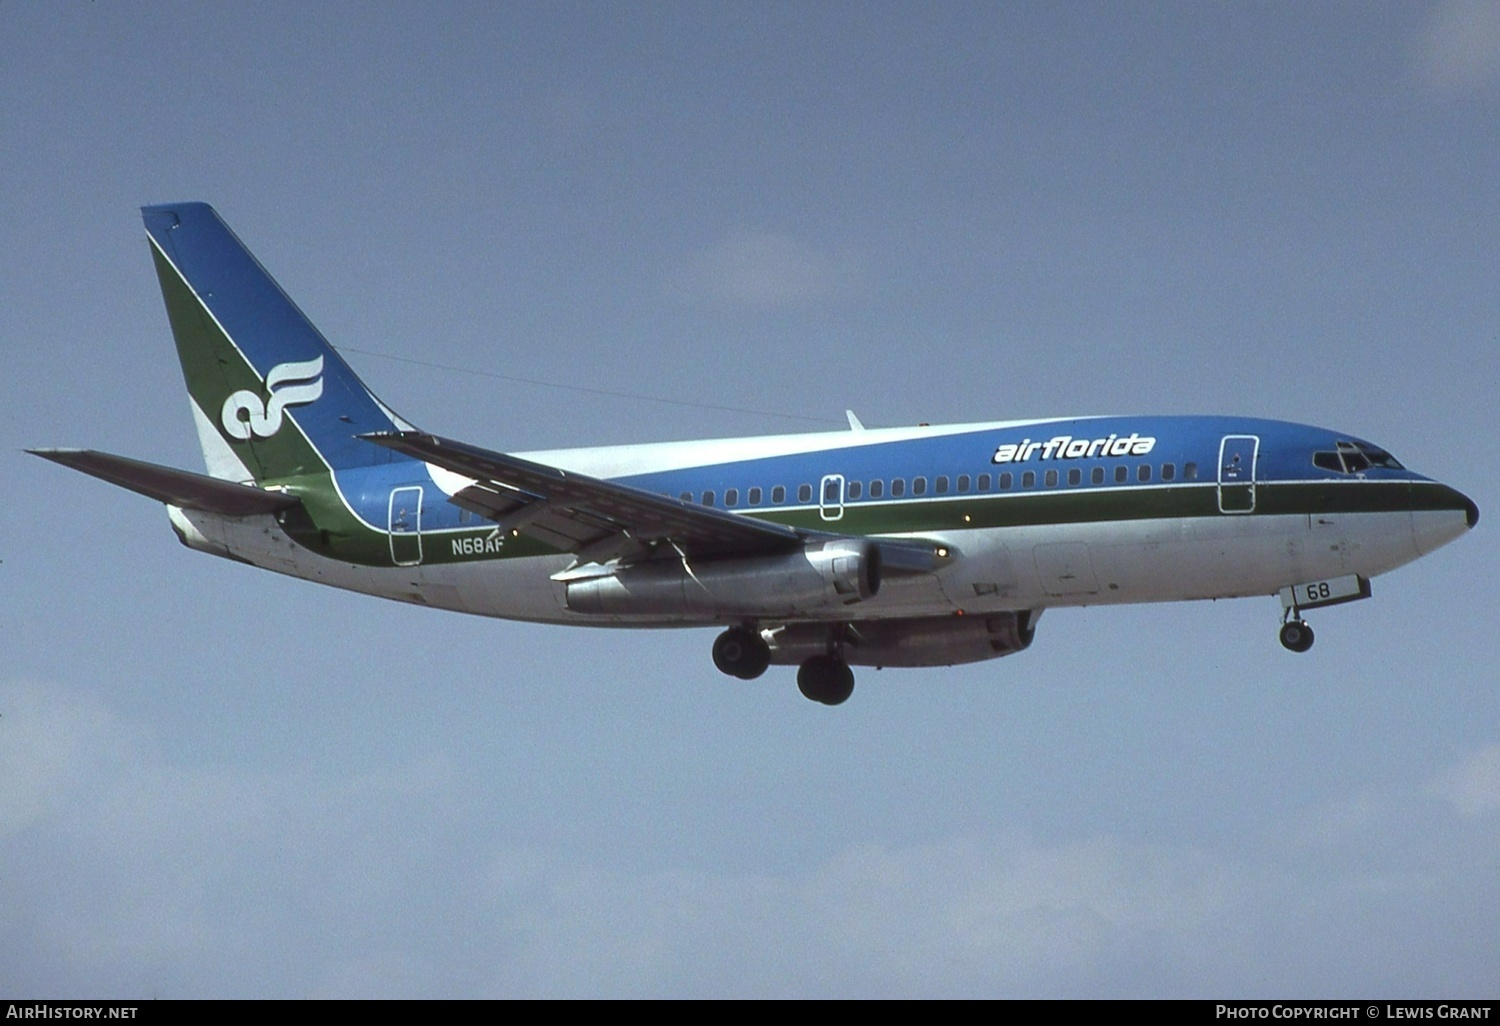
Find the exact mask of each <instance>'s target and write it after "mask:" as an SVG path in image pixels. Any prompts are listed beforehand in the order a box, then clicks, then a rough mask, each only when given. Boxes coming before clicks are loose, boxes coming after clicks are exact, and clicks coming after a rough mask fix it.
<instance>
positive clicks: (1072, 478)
mask: <svg viewBox="0 0 1500 1026" xmlns="http://www.w3.org/2000/svg"><path fill="white" fill-rule="evenodd" d="M1068 484H1070V485H1076V484H1083V471H1081V470H1079V469H1078V468H1077V467H1073V468H1071V469H1069V471H1068Z"/></svg>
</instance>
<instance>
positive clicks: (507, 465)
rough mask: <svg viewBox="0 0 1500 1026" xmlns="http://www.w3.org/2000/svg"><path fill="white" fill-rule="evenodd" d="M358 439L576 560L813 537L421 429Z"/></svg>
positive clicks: (775, 546)
mask: <svg viewBox="0 0 1500 1026" xmlns="http://www.w3.org/2000/svg"><path fill="white" fill-rule="evenodd" d="M360 437H361V438H364V439H366V440H367V441H370V442H374V443H375V444H376V445H383V446H385V447H386V448H387V449H394V450H396V451H397V452H401V453H405V454H406V455H408V456H413V457H416V458H417V459H419V460H423V461H425V462H427V463H431V464H433V465H435V466H439V467H442V468H443V469H444V470H449V471H452V472H453V473H455V474H459V475H462V476H463V477H467V478H472V479H474V483H473V484H472V485H469V486H468V487H466V488H464V489H462V490H460V491H459V492H458V493H457V494H455V495H454V496H453V497H452V498H451V499H450V500H449V501H451V502H452V503H454V504H455V505H457V506H460V507H462V508H463V509H467V510H470V511H472V512H474V513H478V514H479V515H480V516H484V517H488V518H490V519H491V520H493V521H495V522H496V523H497V524H499V526H500V530H502V531H505V532H512V531H514V532H516V533H519V534H525V535H527V536H528V537H531V538H535V539H537V540H538V541H541V542H545V543H546V544H548V545H551V546H553V547H555V548H558V549H561V550H562V551H564V552H571V553H573V554H574V556H575V557H576V559H577V563H576V564H575V565H581V564H584V563H607V562H609V561H610V560H612V559H624V560H626V561H634V560H638V559H644V558H648V557H649V556H650V555H652V554H653V553H655V552H656V551H657V550H658V548H660V547H661V546H662V545H667V546H668V547H669V551H675V552H676V553H677V554H678V555H680V556H682V557H685V558H693V559H697V558H714V557H733V556H758V555H771V554H774V553H782V552H795V551H797V550H799V549H801V548H803V547H804V546H805V545H806V544H807V542H808V541H809V540H810V539H812V538H828V537H834V536H833V535H827V534H822V533H818V532H807V531H798V530H796V529H795V528H791V527H787V526H786V525H785V524H775V523H770V522H768V521H765V520H758V519H755V518H753V517H743V516H737V515H735V514H733V513H729V512H726V511H724V510H720V509H715V508H713V507H711V506H700V505H697V504H696V503H692V502H683V501H682V500H681V499H674V498H670V497H668V496H665V495H657V494H656V493H654V492H648V491H645V490H644V489H640V488H632V487H631V486H629V485H622V484H616V483H615V482H613V481H604V480H601V479H599V478H596V477H589V476H588V475H586V474H575V473H573V472H572V471H570V470H561V469H559V468H557V467H549V466H546V465H544V464H541V463H533V462H531V461H530V460H523V459H518V458H516V457H515V456H507V455H505V454H504V453H498V452H491V451H489V450H488V449H481V448H479V447H477V446H473V445H468V444H466V443H464V442H455V441H452V440H450V439H447V438H439V437H438V436H436V435H429V434H426V433H424V432H420V431H392V432H380V433H376V434H367V435H361V436H360Z"/></svg>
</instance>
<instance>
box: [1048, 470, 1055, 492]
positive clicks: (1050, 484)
mask: <svg viewBox="0 0 1500 1026" xmlns="http://www.w3.org/2000/svg"><path fill="white" fill-rule="evenodd" d="M1046 480H1047V487H1048V488H1056V487H1057V471H1055V470H1049V471H1047V479H1046Z"/></svg>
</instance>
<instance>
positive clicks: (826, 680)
mask: <svg viewBox="0 0 1500 1026" xmlns="http://www.w3.org/2000/svg"><path fill="white" fill-rule="evenodd" d="M797 690H799V691H801V692H802V693H803V694H804V695H806V696H807V697H808V698H811V699H812V700H813V701H814V702H822V703H823V704H824V705H838V704H839V703H841V702H844V701H847V700H848V698H849V696H850V695H852V694H854V671H853V670H851V669H849V664H848V663H846V662H844V661H843V660H842V659H840V658H839V657H838V656H836V655H833V654H831V653H830V654H829V655H817V656H813V657H812V658H810V659H808V660H807V661H806V662H804V663H803V664H802V665H801V666H800V667H798V669H797Z"/></svg>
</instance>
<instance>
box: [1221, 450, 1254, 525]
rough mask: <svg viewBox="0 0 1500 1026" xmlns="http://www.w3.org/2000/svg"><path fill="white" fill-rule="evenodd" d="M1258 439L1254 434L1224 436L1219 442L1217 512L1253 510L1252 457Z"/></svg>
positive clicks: (1246, 511) (1247, 511)
mask: <svg viewBox="0 0 1500 1026" xmlns="http://www.w3.org/2000/svg"><path fill="white" fill-rule="evenodd" d="M1259 453H1260V439H1259V438H1257V437H1256V436H1254V435H1225V436H1224V440H1223V441H1222V442H1220V443H1219V512H1220V513H1251V512H1253V511H1254V510H1255V458H1256V456H1257V455H1259Z"/></svg>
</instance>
